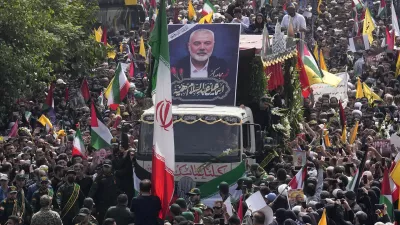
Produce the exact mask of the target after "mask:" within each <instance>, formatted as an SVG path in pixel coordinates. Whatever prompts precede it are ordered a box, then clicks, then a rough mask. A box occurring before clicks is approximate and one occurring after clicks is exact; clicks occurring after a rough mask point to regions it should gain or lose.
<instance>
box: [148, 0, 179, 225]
mask: <svg viewBox="0 0 400 225" xmlns="http://www.w3.org/2000/svg"><path fill="white" fill-rule="evenodd" d="M165 1H166V0H161V1H160V8H159V12H158V15H157V18H156V23H155V25H154V29H153V31H152V32H151V35H150V46H151V53H152V55H153V57H154V68H153V74H152V93H153V95H155V96H153V97H154V99H155V101H154V102H155V104H154V105H155V107H154V109H155V110H154V117H155V118H154V136H153V158H152V173H151V182H152V194H153V195H156V196H158V197H159V198H160V200H161V211H160V214H159V217H160V218H161V219H164V218H165V216H166V215H167V212H168V210H169V203H170V201H171V199H172V197H173V194H174V189H175V188H174V186H175V182H174V170H175V143H174V128H173V116H172V94H171V72H170V71H171V70H170V60H169V44H168V27H167V24H168V21H167V13H166V10H165V9H166V3H165Z"/></svg>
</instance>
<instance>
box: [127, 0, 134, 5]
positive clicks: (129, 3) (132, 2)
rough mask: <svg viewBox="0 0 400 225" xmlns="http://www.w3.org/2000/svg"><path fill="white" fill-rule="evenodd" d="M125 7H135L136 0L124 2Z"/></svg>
mask: <svg viewBox="0 0 400 225" xmlns="http://www.w3.org/2000/svg"><path fill="white" fill-rule="evenodd" d="M125 5H137V0H125Z"/></svg>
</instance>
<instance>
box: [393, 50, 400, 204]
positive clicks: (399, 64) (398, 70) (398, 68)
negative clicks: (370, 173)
mask: <svg viewBox="0 0 400 225" xmlns="http://www.w3.org/2000/svg"><path fill="white" fill-rule="evenodd" d="M398 55H399V56H397V62H396V74H395V75H394V76H395V77H397V76H399V74H400V54H398ZM399 202H400V201H399Z"/></svg>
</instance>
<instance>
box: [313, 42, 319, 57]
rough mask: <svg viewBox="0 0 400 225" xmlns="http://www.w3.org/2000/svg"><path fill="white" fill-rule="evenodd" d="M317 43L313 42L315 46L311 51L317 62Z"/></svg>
mask: <svg viewBox="0 0 400 225" xmlns="http://www.w3.org/2000/svg"><path fill="white" fill-rule="evenodd" d="M318 52H319V51H318V44H317V43H315V47H314V51H313V55H314V57H315V60H316V61H317V62H318V61H319V54H318Z"/></svg>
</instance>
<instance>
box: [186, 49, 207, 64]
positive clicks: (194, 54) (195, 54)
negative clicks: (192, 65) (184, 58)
mask: <svg viewBox="0 0 400 225" xmlns="http://www.w3.org/2000/svg"><path fill="white" fill-rule="evenodd" d="M189 53H190V57H192V58H193V59H194V60H196V61H199V62H204V61H207V60H208V58H210V56H211V54H212V51H211V53H206V52H203V51H198V52H196V53H193V52H192V51H191V50H189ZM198 53H204V54H205V55H203V56H201V55H198Z"/></svg>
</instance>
